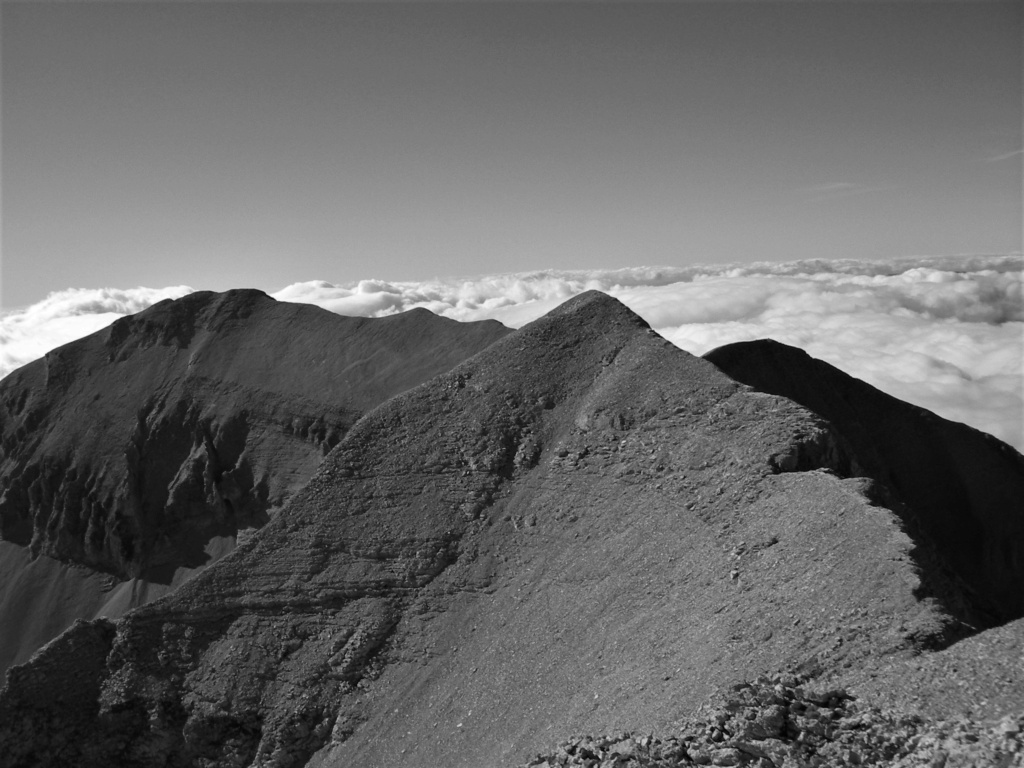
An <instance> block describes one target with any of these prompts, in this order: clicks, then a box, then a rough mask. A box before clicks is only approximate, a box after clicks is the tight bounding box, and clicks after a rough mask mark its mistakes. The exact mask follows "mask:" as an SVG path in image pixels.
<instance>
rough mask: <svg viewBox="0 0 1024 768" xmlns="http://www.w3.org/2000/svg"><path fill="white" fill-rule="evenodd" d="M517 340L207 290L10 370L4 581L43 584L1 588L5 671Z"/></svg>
mask: <svg viewBox="0 0 1024 768" xmlns="http://www.w3.org/2000/svg"><path fill="white" fill-rule="evenodd" d="M506 333H508V329H506V328H504V327H503V326H501V325H500V324H498V323H495V322H484V323H457V322H455V321H451V320H447V319H444V318H440V317H437V316H435V315H433V314H431V313H430V312H427V311H425V310H416V311H413V312H410V313H405V314H403V315H395V316H392V317H388V318H383V319H367V318H350V317H341V316H338V315H335V314H333V313H330V312H327V311H325V310H322V309H319V308H317V307H312V306H309V305H301V304H287V303H282V302H276V301H274V300H273V299H271V298H270V297H269V296H267V295H265V294H263V293H261V292H259V291H252V290H239V291H229V292H227V293H223V294H215V293H209V292H201V293H195V294H191V295H189V296H186V297H185V298H182V299H179V300H177V301H165V302H161V303H160V304H157V305H155V306H153V307H151V308H150V309H148V310H146V311H144V312H141V313H139V314H137V315H133V316H130V317H125V318H122V319H120V320H118V321H116V322H115V323H114V324H113V325H111V326H110V327H109V328H107V329H104V330H102V331H100V332H98V333H95V334H93V335H91V336H89V337H87V338H85V339H82V340H79V341H76V342H73V343H71V344H68V345H66V346H63V347H60V348H59V349H56V350H54V351H52V352H50V353H49V354H47V355H46V357H45V358H44V359H42V360H38V361H36V362H34V363H31V364H29V365H27V366H25V367H24V368H22V369H20V370H19V371H16V372H14V373H12V374H11V375H10V376H8V377H7V378H5V379H4V380H3V381H2V382H0V538H2V539H3V545H4V546H3V548H0V556H2V557H4V558H5V562H4V563H0V571H3V572H4V575H5V577H6V578H5V585H6V586H9V587H12V588H13V586H14V583H15V582H17V581H19V574H20V573H21V572H24V571H27V570H28V569H30V568H31V570H32V571H33V574H32V577H31V579H30V580H31V581H32V582H33V584H27V583H19V584H17V590H16V591H15V592H10V591H9V590H4V587H2V586H0V626H2V627H4V630H3V631H2V635H3V638H2V641H0V669H3V668H5V667H6V666H7V665H8V664H10V663H11V662H12V661H16V660H23V659H25V658H27V657H26V654H27V653H30V652H31V651H32V650H33V649H34V648H36V647H38V646H39V645H40V644H41V643H42V642H44V641H45V640H48V639H50V637H53V634H54V633H53V626H54V625H57V626H59V627H60V628H63V626H66V625H67V624H68V623H70V621H71V620H72V619H73V618H75V617H80V618H91V617H92V616H93V615H96V612H103V613H106V614H107V615H119V614H120V613H121V612H123V610H124V609H126V608H128V607H130V606H132V605H137V604H139V603H141V602H145V601H146V599H148V598H149V597H154V596H158V595H159V594H162V593H164V592H166V591H167V588H169V587H170V586H173V585H176V584H177V583H179V582H180V581H181V580H182V578H183V575H187V574H188V573H191V572H192V571H194V570H195V569H197V568H201V567H203V566H205V565H208V564H209V563H210V562H212V561H214V560H216V559H217V558H218V557H220V556H222V555H223V554H226V553H227V552H229V551H230V550H231V549H232V548H233V546H234V543H235V540H236V538H237V537H238V535H239V534H240V533H244V532H245V531H247V530H251V529H255V528H258V527H260V526H262V525H263V524H265V523H266V521H267V520H268V519H269V517H270V516H271V515H273V514H274V513H275V511H276V510H278V509H280V508H281V507H282V506H283V505H284V504H285V503H286V502H287V501H288V500H289V499H290V498H291V497H292V496H293V495H294V494H295V492H296V491H297V490H298V489H299V488H301V487H302V486H303V485H304V484H305V483H306V481H307V480H308V479H309V477H310V476H312V474H313V472H314V470H315V469H316V467H317V466H318V465H319V464H320V462H321V461H322V459H323V457H324V455H325V454H326V453H328V452H329V451H330V449H331V448H333V447H334V446H335V445H336V444H337V443H338V442H339V441H340V440H341V438H342V437H343V436H344V435H345V433H346V432H347V431H348V429H349V428H350V427H351V426H352V424H353V423H355V421H356V420H357V419H358V417H359V416H361V415H362V414H363V413H364V412H366V411H367V410H369V409H371V408H372V407H374V406H376V405H378V404H379V403H381V402H383V401H384V400H386V399H387V398H389V397H391V396H393V395H395V394H397V393H399V392H401V391H403V390H406V389H409V388H410V387H413V386H415V385H416V384H418V383H420V382H422V381H424V380H426V379H429V378H432V377H433V376H436V375H437V374H438V373H441V372H443V371H445V370H447V369H449V368H451V367H452V366H454V365H455V364H457V363H459V362H461V361H462V360H464V359H465V358H467V357H469V356H470V355H472V354H475V353H476V352H478V351H479V350H481V349H483V348H484V347H486V346H488V345H489V344H491V343H492V342H493V341H495V340H496V339H498V338H500V337H502V336H503V335H505V334H506ZM15 547H20V548H23V549H24V554H25V555H26V556H27V557H29V558H31V566H30V565H29V564H27V563H24V564H23V563H22V560H24V559H25V557H22V556H21V554H19V552H18V551H17V550H15V549H14V548H15ZM69 564H70V565H69ZM75 566H86V567H87V569H89V573H88V574H85V573H82V572H81V570H79V571H77V572H71V571H70V570H69V569H72V568H74V567H75ZM21 581H22V582H24V581H26V580H24V579H23V580H21ZM33 585H35V586H33ZM36 614H39V615H36ZM55 617H59V620H56V621H55Z"/></svg>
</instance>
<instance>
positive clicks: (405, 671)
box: [0, 292, 972, 768]
mask: <svg viewBox="0 0 1024 768" xmlns="http://www.w3.org/2000/svg"><path fill="white" fill-rule="evenodd" d="M857 466H859V457H857V456H856V455H854V454H853V453H852V452H851V448H850V442H849V441H848V440H845V439H844V438H843V436H842V435H840V434H839V433H838V432H837V431H836V430H835V429H833V428H832V427H831V426H830V425H829V424H828V423H827V422H826V421H825V420H823V419H822V418H821V417H819V416H816V415H815V414H813V413H811V412H810V411H808V410H806V409H805V408H803V407H801V406H798V405H797V404H795V403H794V402H792V401H791V400H787V399H784V398H781V397H777V396H774V395H770V394H765V393H761V392H757V391H754V390H751V389H750V388H748V387H744V386H742V385H740V384H737V383H736V382H735V381H733V380H732V379H730V378H728V377H727V376H725V375H724V374H722V373H721V372H720V371H719V370H718V369H717V368H716V367H715V366H713V365H711V364H710V363H708V362H706V361H703V360H700V359H698V358H694V357H692V356H690V355H688V354H686V353H685V352H682V351H681V350H678V349H676V348H675V347H672V346H671V345H670V344H668V343H667V342H666V341H664V340H663V339H661V338H660V337H659V336H657V334H655V333H653V332H652V331H651V330H650V329H649V328H648V327H647V326H646V324H645V323H644V322H643V321H642V320H640V319H639V318H638V317H637V316H635V315H634V314H632V313H631V312H629V310H627V309H626V308H625V307H623V306H622V305H621V304H619V303H618V302H617V301H615V300H613V299H610V298H609V297H607V296H604V295H602V294H598V293H593V292H591V293H588V294H584V295H582V296H579V297H577V298H575V299H573V300H571V301H570V302H567V303H566V304H565V305H563V306H562V307H560V308H559V309H557V310H555V311H554V312H552V313H551V314H549V315H548V316H546V317H544V318H542V319H540V320H538V321H536V322H534V323H532V324H530V325H528V326H526V327H525V328H523V329H521V330H520V331H517V332H515V333H512V334H510V335H508V336H506V337H505V338H503V339H501V340H500V341H498V342H496V343H495V344H493V345H492V346H490V347H489V348H488V349H486V350H485V351H483V352H481V353H480V354H478V355H476V356H475V357H473V358H471V359H470V360H468V361H466V362H464V363H462V364H461V365H459V366H458V367H456V368H454V369H453V370H451V371H450V372H448V373H445V374H442V375H441V376H439V377H437V378H435V379H433V380H431V381H430V382H427V383H426V384H424V385H422V386H420V387H417V388H416V389H414V390H411V391H409V392H406V393H404V394H402V395H399V396H397V397H395V398H392V399H391V400H389V401H388V402H386V403H385V404H383V405H382V406H380V407H378V408H377V409H375V410H373V411H372V412H370V413H369V414H367V415H366V416H364V417H363V418H362V419H360V420H359V422H358V423H357V424H356V425H355V426H353V428H352V429H351V430H350V431H349V432H348V433H347V434H346V435H345V437H344V438H343V439H342V440H341V441H340V442H339V443H338V445H337V446H336V447H335V448H334V449H333V450H332V451H331V452H330V454H329V455H328V457H327V458H326V459H325V460H324V462H323V464H322V465H321V466H320V468H319V470H318V471H317V473H316V474H315V476H314V477H313V479H312V480H311V481H310V482H309V483H308V484H307V485H306V486H305V487H304V488H303V489H302V490H300V491H299V492H298V493H297V494H296V495H295V496H294V498H293V499H292V501H291V502H290V503H289V504H288V505H287V506H286V507H285V508H284V509H283V510H282V511H281V512H280V513H279V514H277V515H276V516H275V517H273V519H271V520H270V522H268V523H267V524H266V525H265V526H264V527H263V528H262V529H261V530H260V531H258V532H257V533H256V534H254V535H253V536H252V537H251V538H250V539H249V540H248V541H246V542H244V543H243V544H241V545H240V546H239V547H238V548H237V549H236V550H235V552H233V553H232V554H231V556H229V557H226V558H224V559H223V560H221V561H219V562H218V563H216V564H215V565H214V566H212V567H210V568H208V569H206V570H205V571H203V572H202V573H201V574H199V575H198V576H196V577H195V578H193V579H192V580H190V581H189V582H187V583H185V584H184V585H182V587H181V588H179V589H178V590H177V591H176V592H174V593H173V594H171V595H170V596H168V597H166V598H164V599H162V600H160V601H158V602H156V603H152V604H149V605H146V606H143V607H142V608H139V609H137V610H135V611H133V612H132V613H130V614H129V615H128V616H126V617H125V618H123V619H121V620H120V621H119V622H117V625H116V633H115V636H114V637H113V639H112V641H111V644H110V651H109V653H108V655H107V656H106V659H105V664H104V666H103V668H102V670H99V671H98V672H95V674H97V675H99V677H100V678H101V679H102V682H101V684H100V685H99V695H98V700H97V704H96V707H95V709H94V710H92V709H88V708H82V711H81V713H80V714H77V715H73V714H70V713H69V714H68V715H67V716H61V717H59V718H53V717H50V716H49V715H48V710H43V711H37V710H32V709H31V708H29V707H24V706H21V705H20V702H23V701H26V700H27V698H28V697H30V696H31V695H32V693H31V692H32V691H33V690H46V689H48V688H52V687H53V686H54V685H55V682H54V678H53V674H54V672H53V670H55V669H59V667H58V666H54V665H49V666H47V665H44V664H41V663H39V662H37V661H34V662H32V663H30V664H28V665H25V666H23V667H18V668H16V669H15V670H13V671H12V674H11V675H10V676H9V677H8V680H7V684H6V686H5V688H4V689H3V691H2V693H0V722H3V721H4V720H5V718H8V717H12V718H14V720H13V721H14V722H17V723H19V725H18V730H17V732H16V734H15V733H13V732H11V731H8V732H6V733H5V732H3V731H0V754H9V755H14V756H15V757H12V758H10V759H9V761H8V764H9V765H11V766H16V765H17V766H20V765H36V764H40V761H41V760H49V761H51V762H54V763H56V762H59V761H65V762H68V763H73V764H76V765H83V766H88V765H110V764H117V765H125V766H186V765H188V766H249V765H253V766H282V767H283V766H303V765H311V766H348V765H360V766H366V767H371V768H372V766H382V767H383V766H388V767H389V768H397V767H399V766H409V768H413V767H416V768H419V767H421V766H425V765H445V766H466V767H467V768H468V767H469V766H481V765H501V764H515V763H516V762H518V761H520V760H521V759H522V757H523V756H524V755H527V754H529V753H530V752H533V751H536V750H540V749H542V748H544V747H545V746H546V745H550V744H553V743H558V741H559V740H561V739H565V738H570V737H572V736H574V735H575V734H579V733H581V732H591V733H611V732H621V731H623V730H626V731H636V730H641V729H643V730H644V731H648V730H655V731H660V732H665V730H666V729H668V728H670V727H672V726H673V724H674V723H676V721H677V720H678V718H679V717H680V716H681V715H686V714H688V713H693V712H695V711H696V709H697V707H698V706H699V705H700V704H701V703H702V702H704V701H705V700H706V699H707V697H708V696H709V695H710V694H711V693H712V692H713V691H715V690H719V689H721V688H722V687H723V686H728V685H733V684H738V683H742V682H743V681H745V680H749V679H751V678H754V677H756V676H757V675H759V674H762V673H764V674H768V673H771V672H773V671H775V672H777V671H779V670H795V671H796V672H798V673H800V671H801V670H805V671H806V670H809V669H819V668H827V669H830V670H835V671H837V673H842V672H843V671H844V670H856V669H860V668H863V667H864V666H865V665H867V664H869V663H876V662H878V661H879V660H886V659H890V660H895V659H900V658H904V657H908V656H912V655H913V654H915V653H918V652H920V651H921V650H922V649H927V648H932V647H939V646H942V645H946V644H948V642H949V640H950V639H951V638H954V637H957V636H960V635H962V634H964V632H965V629H964V626H963V624H962V621H961V620H960V619H959V618H958V617H957V612H956V611H954V610H951V609H950V606H953V605H960V604H963V605H970V604H971V600H972V596H971V595H970V594H969V593H968V592H967V590H965V589H963V588H962V583H961V582H959V581H957V580H956V579H950V580H949V581H948V582H943V584H942V590H941V591H937V590H935V589H934V588H933V582H930V581H929V580H927V579H925V578H923V574H925V573H926V568H925V566H924V565H922V562H921V561H920V560H918V559H916V558H918V557H919V556H920V554H921V553H922V552H928V551H929V550H927V548H926V547H922V546H921V545H920V542H918V541H916V540H915V539H914V538H912V535H913V534H915V531H913V530H911V529H909V528H908V527H907V526H905V524H904V522H903V521H902V520H901V518H900V516H899V515H897V514H896V512H894V511H893V510H891V509H889V508H887V507H885V506H882V505H881V503H880V499H884V498H886V491H885V489H884V488H879V487H878V483H877V482H875V481H872V480H869V479H864V478H857V477H845V475H847V474H849V473H851V472H852V471H853V469H854V468H855V467H857ZM940 555H941V553H940V554H939V555H935V556H940ZM930 556H932V555H931V554H929V557H930ZM940 565H941V564H940ZM927 567H928V568H932V566H930V565H929V566H927ZM72 639H73V637H68V636H62V637H61V638H58V639H57V640H56V641H54V643H53V645H52V646H51V647H50V648H48V649H47V652H48V653H53V654H61V653H69V654H73V653H74V650H73V648H71V647H70V643H71V640H72ZM62 647H67V650H65V651H62V650H61V649H62ZM92 680H93V678H92V677H89V678H88V680H87V682H86V683H82V684H81V685H82V686H84V687H85V688H88V691H93V690H94V687H93V683H92V682H91V681H92ZM82 695H83V696H85V697H87V696H88V694H82ZM15 713H17V716H16V717H15ZM67 733H74V734H81V733H84V734H87V736H86V737H84V738H82V739H77V738H76V739H74V740H69V739H68V738H66V734H67ZM55 744H57V745H61V746H60V747H59V749H58V748H56V747H53V746H52V745H55ZM60 750H63V751H60ZM723 764H728V763H723Z"/></svg>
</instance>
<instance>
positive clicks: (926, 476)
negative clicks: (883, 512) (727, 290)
mask: <svg viewBox="0 0 1024 768" xmlns="http://www.w3.org/2000/svg"><path fill="white" fill-rule="evenodd" d="M704 357H705V359H706V360H710V361H711V362H712V363H714V364H715V365H717V366H718V367H719V368H721V369H722V370H723V371H725V372H726V373H727V374H729V375H730V376H731V377H733V378H734V379H736V380H737V381H742V382H744V383H746V384H749V385H750V386H752V387H755V388H756V389H759V390H761V391H762V392H770V393H772V394H776V395H781V396H782V397H787V398H790V399H791V400H794V401H796V402H798V403H800V404H801V405H803V406H805V407H807V408H809V409H810V410H812V411H814V412H815V413H817V414H818V415H819V416H821V417H822V418H824V419H826V420H827V421H828V422H829V423H831V424H832V426H833V427H834V428H835V429H836V430H837V431H838V432H839V433H840V434H841V435H842V436H843V438H844V440H845V441H846V442H847V443H848V445H849V446H850V449H851V451H852V453H853V455H855V456H856V457H857V463H858V465H859V470H858V474H863V475H865V476H867V477H871V478H874V479H875V480H877V481H878V482H879V484H880V485H881V486H882V487H884V488H886V489H887V490H888V491H889V492H890V493H891V496H892V498H890V499H889V502H888V503H889V505H890V506H892V508H893V509H894V510H896V511H897V512H898V513H899V514H900V516H901V517H902V518H903V520H904V524H905V525H906V526H907V527H908V528H909V529H912V530H913V531H915V537H916V538H918V539H920V540H921V541H922V542H925V543H926V545H927V546H928V547H930V548H931V549H933V550H934V552H935V554H936V555H937V557H932V559H931V561H930V564H929V568H930V570H931V571H932V572H935V571H938V570H940V567H941V569H945V570H946V571H947V575H948V576H949V577H951V578H953V579H956V580H959V581H961V582H962V583H963V584H964V585H966V589H965V590H964V593H965V594H966V596H967V598H968V602H967V603H966V604H964V605H961V606H955V605H954V604H953V603H954V600H953V599H952V598H950V600H949V601H947V602H949V604H950V606H951V607H952V608H953V610H954V611H956V612H957V613H959V614H960V615H961V616H962V617H963V618H964V619H965V620H967V621H968V622H969V623H971V624H972V625H974V626H979V627H984V626H994V625H996V624H1001V623H1003V622H1006V621H1009V620H1011V619H1016V618H1020V617H1021V616H1024V504H1022V500H1024V457H1022V456H1021V455H1020V454H1019V453H1017V452H1016V451H1015V450H1013V448H1011V447H1010V446H1008V445H1006V444H1005V443H1003V442H1001V441H1000V440H998V439H996V438H994V437H992V436H991V435H987V434H985V433H984V432H979V431H978V430H976V429H972V428H971V427H968V426H966V425H964V424H958V423H956V422H952V421H947V420H946V419H943V418H941V417H939V416H936V415H935V414H934V413H931V412H930V411H926V410H924V409H923V408H918V407H917V406H914V405H911V404H909V403H905V402H903V401H902V400H897V399H896V398H894V397H891V396H890V395H887V394H885V393H884V392H881V391H879V390H877V389H875V388H874V387H872V386H871V385H869V384H866V383H864V382H863V381H860V380H858V379H855V378H853V377H852V376H849V375H847V374H845V373H843V372H842V371H840V370H838V369H837V368H835V367H833V366H831V365H829V364H828V363H825V362H822V361H821V360H815V359H814V358H812V357H810V356H809V355H808V354H807V353H806V352H804V351H803V350H800V349H797V348H795V347H790V346H787V345H785V344H780V343H779V342H777V341H771V340H763V341H751V342H743V343H738V344H730V345H727V346H724V347H720V348H718V349H715V350H712V351H711V352H708V353H707V354H706V355H705V356H704ZM939 581H941V578H938V577H937V578H936V588H937V590H938V591H945V587H944V586H940V585H939V584H938V582H939Z"/></svg>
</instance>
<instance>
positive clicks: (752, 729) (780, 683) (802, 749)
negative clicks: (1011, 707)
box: [522, 676, 1024, 768]
mask: <svg viewBox="0 0 1024 768" xmlns="http://www.w3.org/2000/svg"><path fill="white" fill-rule="evenodd" d="M1022 731H1024V707H1022V708H1021V709H1019V710H1018V711H1017V712H1016V713H1014V714H1006V715H1004V716H1003V717H1001V718H1000V719H999V720H998V721H996V722H978V721H976V720H972V719H970V718H968V717H955V718H950V719H945V720H936V719H930V718H924V717H921V716H920V715H916V714H894V713H893V712H890V711H886V710H882V709H879V708H877V707H874V706H871V705H868V704H865V703H864V702H863V701H861V700H858V699H857V698H855V697H854V696H852V695H850V694H849V693H848V692H847V691H846V690H844V689H842V688H822V687H820V686H816V685H814V683H813V682H811V681H805V680H801V679H800V678H799V677H795V676H775V677H762V678H758V679H757V680H755V681H753V682H751V683H741V684H738V685H736V686H734V687H733V689H732V690H731V691H730V692H729V694H728V695H727V696H725V697H724V701H722V702H721V703H720V704H718V705H717V706H715V707H705V708H704V709H703V711H701V712H699V713H698V714H697V715H695V716H693V717H691V718H689V719H687V720H686V721H685V722H684V723H682V724H681V725H680V726H679V728H678V729H677V730H676V731H675V732H674V733H673V734H672V735H668V736H664V737H656V736H654V735H651V734H638V733H619V734H615V735H613V736H602V737H592V736H582V737H578V738H574V739H570V740H568V741H565V742H563V743H562V744H560V745H559V746H558V747H557V749H556V750H555V751H554V752H551V753H549V754H544V755H540V756H538V757H536V758H534V759H533V760H530V761H529V762H527V763H524V764H523V765H522V768H555V767H556V766H558V767H559V768H561V767H562V766H565V767H567V768H568V767H571V766H579V767H580V768H676V766H690V765H716V766H731V765H742V766H756V768H776V767H777V766H778V767H780V768H781V767H786V768H819V767H821V766H828V767H829V768H832V767H833V766H834V767H835V768H839V767H840V766H891V767H893V768H911V767H912V766H913V767H917V766H922V767H923V766H927V767H928V768H961V767H962V768H968V766H971V767H977V768H981V767H983V766H985V767H992V768H1011V767H1012V768H1019V767H1020V766H1024V733H1022Z"/></svg>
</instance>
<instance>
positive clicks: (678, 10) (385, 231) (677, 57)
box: [0, 0, 1024, 310]
mask: <svg viewBox="0 0 1024 768" xmlns="http://www.w3.org/2000/svg"><path fill="white" fill-rule="evenodd" d="M1022 14H1024V11H1022V6H1021V4H1019V3H1017V2H1005V3H1000V2H963V3H957V2H895V3H886V2H854V1H852V0H851V1H850V2H842V1H840V2H782V3H773V2H759V3H752V2H678V3H641V2H625V3H598V2H576V3H559V2H553V3H527V2H520V3H501V2H477V3H432V2H414V3H390V2H378V3H342V2H338V3H332V2H316V3H301V2H284V1H281V2H211V3H196V2H88V1H86V2H33V1H30V0H26V1H24V2H10V1H8V0H5V1H4V2H3V3H2V6H0V26H2V41H0V42H2V48H0V67H2V69H0V86H2V87H0V192H2V211H0V246H2V252H0V308H2V309H4V310H13V309H19V308H20V309H24V308H27V307H30V306H35V305H36V304H38V303H39V302H41V301H44V300H45V298H46V297H47V295H49V294H50V293H52V292H55V291H58V292H59V291H63V290H65V289H102V288H110V289H114V288H116V287H120V288H122V289H127V288H134V287H138V286H144V287H148V288H150V289H154V290H157V289H161V290H162V289H165V288H166V287H168V286H180V285H187V286H190V287H192V288H195V289H214V290H224V289H227V288H231V287H243V286H245V287H256V288H261V289H263V290H266V291H268V292H275V291H280V290H282V289H283V288H284V287H285V286H288V285H291V284H293V283H296V282H303V281H315V280H324V281H329V282H331V283H333V284H345V283H349V282H355V281H359V280H383V281H428V280H433V279H447V278H449V277H451V276H475V275H493V274H497V273H509V272H523V271H530V270H583V271H586V270H613V269H621V268H634V267H638V266H642V265H657V266H664V267H667V268H685V267H687V266H691V265H696V264H723V263H731V264H736V263H740V264H742V263H753V262H764V261H767V262H792V261H794V260H806V259H865V260H874V261H879V260H883V261H884V260H888V259H894V258H897V257H906V256H915V255H917V256H921V255H938V256H941V255H951V254H1007V253H1012V252H1019V251H1020V250H1021V237H1022V236H1021V202H1022V200H1021V177H1022V171H1021V167H1022V157H1021V146H1022V141H1021V114H1022V110H1021V82H1022V65H1021V47H1022V46H1021V34H1022Z"/></svg>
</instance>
